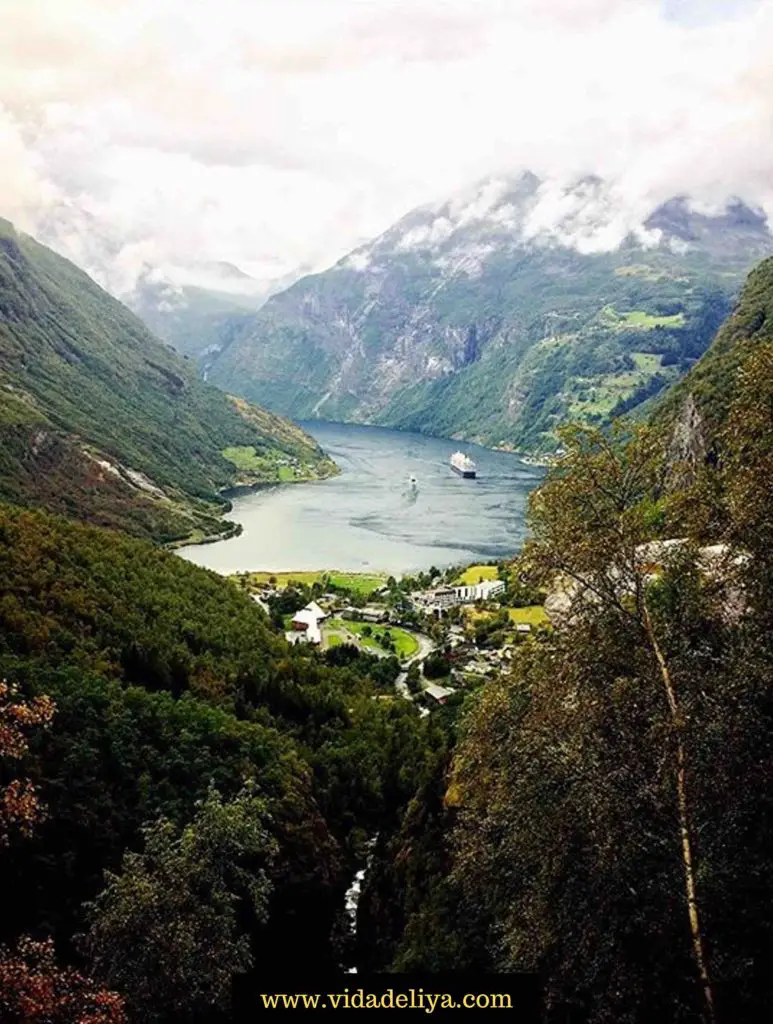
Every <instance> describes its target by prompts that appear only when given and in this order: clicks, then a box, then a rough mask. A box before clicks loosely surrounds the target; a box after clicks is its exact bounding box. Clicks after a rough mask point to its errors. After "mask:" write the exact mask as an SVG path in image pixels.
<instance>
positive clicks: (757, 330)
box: [652, 259, 773, 462]
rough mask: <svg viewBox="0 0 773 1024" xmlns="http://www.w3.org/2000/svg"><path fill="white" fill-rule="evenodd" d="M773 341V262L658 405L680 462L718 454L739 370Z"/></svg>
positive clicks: (658, 417) (759, 270) (754, 276)
mask: <svg viewBox="0 0 773 1024" xmlns="http://www.w3.org/2000/svg"><path fill="white" fill-rule="evenodd" d="M771 341H773V259H766V260H763V261H762V263H760V264H759V266H757V267H755V268H754V270H752V272H751V273H750V274H749V277H748V279H747V281H746V284H745V285H744V288H743V291H742V292H741V295H740V298H739V300H738V304H737V305H736V307H735V309H734V310H733V313H732V316H730V317H729V319H728V320H727V321H726V322H725V323H724V324H723V325H722V327H721V328H720V330H719V332H718V333H717V336H716V338H715V339H714V341H713V342H712V344H711V345H710V347H709V348H708V349H707V351H706V352H705V353H704V355H703V356H702V357H701V359H699V360H698V362H697V363H696V364H695V366H694V367H693V368H692V369H691V370H690V372H689V373H688V374H687V375H686V376H685V377H684V378H683V379H682V380H681V381H679V383H678V384H676V385H675V386H674V387H673V388H671V389H670V390H669V391H668V392H667V393H666V394H665V395H664V396H663V398H662V400H661V401H660V402H658V403H657V406H656V408H655V409H654V410H653V413H652V419H653V421H654V422H655V423H656V424H665V425H667V426H669V427H672V428H673V430H674V434H675V441H674V443H675V445H676V449H677V450H676V451H675V453H674V454H675V456H676V457H678V458H682V459H684V458H687V459H688V460H689V461H691V462H695V461H696V460H697V459H699V458H703V457H705V456H706V455H707V454H708V453H709V452H711V451H715V450H716V448H717V445H718V435H719V433H720V430H721V428H722V426H723V425H724V424H725V421H726V419H727V416H728V412H729V410H730V406H731V404H732V402H733V399H734V397H735V395H736V391H737V385H738V374H739V370H741V368H742V367H743V366H744V365H745V363H746V361H747V359H748V358H749V357H750V356H751V355H752V354H753V353H754V352H755V350H756V349H757V348H758V347H759V346H760V345H761V344H763V343H764V342H771Z"/></svg>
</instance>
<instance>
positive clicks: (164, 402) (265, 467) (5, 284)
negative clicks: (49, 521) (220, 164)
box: [0, 221, 334, 541]
mask: <svg viewBox="0 0 773 1024" xmlns="http://www.w3.org/2000/svg"><path fill="white" fill-rule="evenodd" d="M333 471H334V466H333V464H332V463H331V462H330V460H328V459H327V458H326V457H325V456H324V454H323V452H322V451H321V450H320V448H319V446H318V445H317V444H316V443H315V442H314V441H313V440H312V438H310V437H309V436H308V435H307V434H305V433H304V432H303V431H302V430H300V428H298V427H296V426H295V425H294V424H292V423H289V422H288V421H287V420H285V419H282V418H281V417H278V416H275V415H273V414H271V413H268V412H266V411H265V410H263V409H260V408H257V407H254V406H250V405H249V404H248V403H246V402H244V401H243V400H241V399H236V398H233V397H229V396H227V395H225V394H223V393H222V392H220V391H218V390H217V389H215V388H213V387H210V386H208V385H207V384H204V383H203V382H202V381H200V380H199V379H198V377H197V374H196V372H195V370H194V367H193V366H192V365H191V364H189V363H188V362H187V361H185V360H183V359H182V358H181V357H180V356H178V355H177V354H175V353H174V352H172V351H171V349H169V348H168V347H167V346H165V345H164V344H162V343H161V342H160V341H159V340H158V339H156V338H155V337H154V336H153V335H152V334H150V333H149V332H148V330H147V329H146V328H145V327H144V326H143V324H142V323H141V322H140V321H139V320H138V319H137V318H136V317H135V316H134V315H133V314H132V313H130V312H129V310H127V309H126V308H125V307H124V306H122V305H121V303H119V302H118V301H117V300H115V299H113V298H112V297H111V296H109V295H108V294H107V293H106V292H104V291H103V290H102V289H101V288H99V287H98V286H97V285H96V284H95V283H94V282H93V281H92V280H91V279H90V278H89V277H88V276H87V275H86V274H85V273H83V272H82V271H81V270H79V269H78V268H77V267H76V266H74V265H73V264H72V263H70V262H68V261H67V260H65V259H63V258H62V257H61V256H58V255H57V254H56V253H54V252H53V251H51V250H50V249H47V248H46V247H44V246H42V245H40V244H38V243H37V242H35V241H34V240H33V239H32V238H29V237H27V236H24V235H21V234H19V233H17V232H16V231H15V230H14V228H13V227H12V226H11V225H10V224H9V223H8V222H7V221H0V499H3V500H7V501H11V502H14V503H17V504H22V505H33V506H43V507H46V508H49V509H54V510H57V511H61V512H64V513H67V514H69V515H75V516H77V517H79V518H84V519H88V520H90V521H93V522H95V523H98V524H102V525H111V526H117V527H120V528H122V529H125V530H128V531H129V532H131V533H135V534H138V535H142V536H147V537H154V538H156V539H160V540H164V541H171V540H179V539H182V538H185V537H189V536H190V537H195V536H202V535H205V534H218V533H223V532H224V531H228V530H229V529H232V526H231V524H228V523H226V522H224V521H223V519H222V515H223V513H224V512H225V511H226V510H227V508H228V503H227V502H226V501H225V500H224V499H223V498H222V497H221V495H220V491H221V490H222V489H225V488H228V487H231V486H234V485H237V484H240V483H255V482H260V481H267V482H270V481H278V480H280V479H282V480H285V479H287V480H290V479H296V478H300V479H308V478H313V477H315V476H318V475H326V474H329V473H331V472H333Z"/></svg>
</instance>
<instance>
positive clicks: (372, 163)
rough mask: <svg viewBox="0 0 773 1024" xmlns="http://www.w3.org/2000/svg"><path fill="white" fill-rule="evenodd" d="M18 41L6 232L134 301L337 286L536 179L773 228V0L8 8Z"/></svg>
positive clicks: (9, 53)
mask: <svg viewBox="0 0 773 1024" xmlns="http://www.w3.org/2000/svg"><path fill="white" fill-rule="evenodd" d="M0 23H1V24H2V35H1V37H0V216H5V217H7V218H8V219H11V220H13V221H14V222H15V223H16V224H17V226H19V227H20V228H22V229H23V230H26V231H29V232H30V233H32V234H37V235H39V236H41V237H43V238H44V239H45V240H46V241H48V242H50V243H52V244H54V246H55V247H56V248H58V249H59V250H60V251H61V252H63V253H64V254H65V255H67V256H69V257H70V258H72V259H74V260H75V261H76V262H78V263H79V264H80V265H82V266H84V267H85V268H86V269H87V270H89V271H90V272H91V273H93V274H94V275H95V276H96V277H97V279H98V280H100V282H101V283H102V284H104V285H105V286H106V287H108V288H110V290H111V291H113V292H114V293H116V294H119V295H124V294H127V293H128V292H130V291H131V289H132V288H133V286H134V284H135V282H136V280H137V277H138V275H139V274H140V273H141V272H142V271H143V268H145V269H147V268H148V267H152V268H155V270H156V272H157V273H159V274H160V275H161V276H166V277H168V278H170V279H173V280H178V281H179V282H180V283H182V282H183V281H184V280H186V275H187V276H188V277H190V275H192V274H194V271H193V270H192V269H191V267H192V265H193V264H196V263H203V262H208V261H227V262H231V263H234V264H236V265H237V266H239V267H240V268H242V269H243V270H244V271H246V272H247V273H249V274H251V275H253V276H254V277H256V278H257V279H258V280H260V281H267V280H271V279H275V278H279V277H282V276H284V275H287V274H291V275H292V274H294V273H297V268H304V269H321V268H323V267H325V266H327V265H329V264H331V263H333V262H335V261H336V260H337V259H338V258H340V257H341V256H343V255H344V254H345V253H346V252H348V251H349V250H351V249H352V248H354V247H356V246H357V245H358V244H360V243H362V242H363V241H365V240H366V239H368V238H370V237H372V236H374V235H376V234H378V233H380V232H381V231H383V230H385V229H386V228H388V227H389V226H390V224H392V223H393V222H394V221H395V220H396V219H398V218H399V217H400V216H402V215H403V214H405V213H406V212H407V211H408V210H410V209H411V208H413V207H414V206H416V205H419V204H423V203H427V202H433V201H437V200H442V199H444V198H446V197H448V196H450V195H452V194H453V193H454V192H455V191H457V190H459V189H462V188H464V187H465V186H467V185H469V184H470V183H471V182H475V181H478V180H481V179H483V178H486V177H488V176H492V175H494V176H496V175H504V174H511V173H517V172H518V171H520V170H523V169H530V170H533V171H534V172H535V173H537V174H538V175H540V176H541V177H544V178H546V179H548V180H550V181H553V180H555V181H556V182H563V181H571V180H572V179H573V178H576V177H577V176H580V175H585V174H589V173H593V174H597V175H600V176H601V177H603V178H605V179H607V180H608V181H610V182H611V183H613V184H614V186H615V195H616V196H617V197H618V199H619V201H620V202H622V203H628V202H630V203H631V204H633V205H635V206H636V208H637V209H639V208H642V209H645V208H646V207H648V206H649V207H650V208H651V207H652V206H654V205H656V204H657V203H658V202H660V201H662V200H664V199H666V198H669V197H670V196H672V195H675V194H689V195H691V196H693V197H694V198H695V200H696V202H698V203H699V204H700V203H702V204H705V205H707V206H712V205H716V204H721V203H722V202H723V201H724V200H725V199H726V198H727V197H729V196H739V197H741V198H743V199H745V200H746V201H747V202H750V203H754V204H757V205H761V206H763V207H764V208H765V209H766V210H768V211H769V212H770V213H771V214H773V61H771V59H770V54H771V53H773V2H771V0H734V2H731V0H66V2H65V0H0ZM197 272H200V270H199V271H197ZM175 275H176V276H175Z"/></svg>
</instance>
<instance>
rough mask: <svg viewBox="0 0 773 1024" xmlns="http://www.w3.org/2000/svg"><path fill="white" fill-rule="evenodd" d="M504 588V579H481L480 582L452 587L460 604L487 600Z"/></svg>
mask: <svg viewBox="0 0 773 1024" xmlns="http://www.w3.org/2000/svg"><path fill="white" fill-rule="evenodd" d="M504 589H505V583H504V580H481V582H480V583H467V584H465V585H463V586H459V587H454V591H455V593H456V595H457V598H458V599H459V602H460V603H461V604H465V603H471V602H473V601H489V600H491V598H492V597H496V595H497V594H501V593H502V592H503V591H504Z"/></svg>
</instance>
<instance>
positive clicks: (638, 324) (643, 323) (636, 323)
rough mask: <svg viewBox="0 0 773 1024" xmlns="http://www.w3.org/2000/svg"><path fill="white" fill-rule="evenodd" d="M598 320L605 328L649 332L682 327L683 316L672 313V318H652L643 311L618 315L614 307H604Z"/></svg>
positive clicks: (634, 310) (638, 310)
mask: <svg viewBox="0 0 773 1024" xmlns="http://www.w3.org/2000/svg"><path fill="white" fill-rule="evenodd" d="M599 320H600V322H601V323H602V324H603V325H604V326H605V327H616V328H619V329H620V330H624V329H625V328H630V327H633V328H638V330H640V331H651V330H652V329H653V327H682V326H683V325H684V314H683V313H674V314H673V315H672V316H654V315H653V314H652V313H647V312H646V311H645V310H643V309H632V310H629V312H627V313H620V312H619V311H618V310H616V309H615V307H614V306H604V308H603V309H602V310H601V312H600V313H599Z"/></svg>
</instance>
